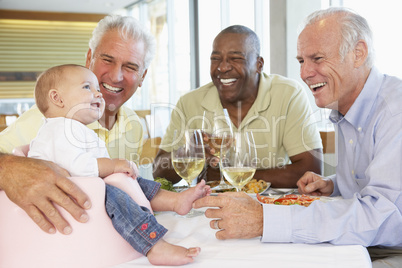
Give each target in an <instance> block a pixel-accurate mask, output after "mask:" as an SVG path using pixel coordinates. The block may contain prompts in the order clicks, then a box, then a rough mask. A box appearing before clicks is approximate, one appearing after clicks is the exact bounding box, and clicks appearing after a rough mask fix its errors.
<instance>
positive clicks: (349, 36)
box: [299, 7, 375, 67]
mask: <svg viewBox="0 0 402 268" xmlns="http://www.w3.org/2000/svg"><path fill="white" fill-rule="evenodd" d="M333 15H341V16H339V19H338V22H339V24H340V26H341V33H342V38H343V39H342V42H341V46H340V48H339V54H340V56H341V57H342V59H344V58H345V56H346V54H347V53H348V52H350V51H351V50H352V49H354V47H355V46H356V44H357V42H358V41H359V40H364V41H365V42H366V44H367V49H368V55H367V59H366V66H367V67H372V66H373V64H374V57H375V52H374V47H373V33H372V31H371V29H370V26H369V24H368V22H367V20H366V19H365V18H363V17H362V16H360V15H359V14H357V13H356V12H354V11H353V10H351V9H348V8H345V7H330V8H328V9H324V10H318V11H315V12H313V13H312V14H310V15H309V16H308V17H307V18H306V19H305V21H304V22H303V24H302V25H300V27H299V33H300V32H302V31H303V29H304V28H306V27H307V26H308V25H311V24H313V23H315V22H317V21H319V20H322V19H325V18H328V17H331V16H333Z"/></svg>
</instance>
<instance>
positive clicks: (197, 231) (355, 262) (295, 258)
mask: <svg viewBox="0 0 402 268" xmlns="http://www.w3.org/2000/svg"><path fill="white" fill-rule="evenodd" d="M156 217H157V220H158V221H159V222H160V223H161V224H162V225H164V226H165V227H166V228H167V229H168V230H169V231H168V233H167V234H166V235H165V240H166V241H167V242H169V243H172V244H176V245H181V246H184V247H194V246H199V247H201V253H200V255H199V256H198V257H196V258H195V261H194V262H193V263H191V264H188V265H186V266H185V267H202V268H206V267H231V268H233V267H255V268H259V267H281V268H286V267H292V268H294V267H297V268H300V267H306V268H307V267H308V268H314V267H317V268H318V267H319V268H322V267H338V268H339V267H341V268H346V267H353V268H354V267H371V262H370V258H369V255H368V252H367V250H366V248H364V247H363V246H357V245H356V246H354V245H353V246H333V245H330V244H317V245H307V244H276V243H261V242H260V240H259V238H255V239H247V240H218V239H216V238H215V232H216V231H215V230H212V229H211V228H210V227H209V222H210V219H207V218H206V217H205V216H198V217H194V218H182V217H178V216H175V213H172V212H163V213H159V214H157V216H156ZM150 265H151V264H150V263H149V262H148V259H147V258H146V257H141V258H139V259H136V260H133V261H130V262H127V263H124V264H120V265H118V266H116V267H118V268H130V267H149V266H150Z"/></svg>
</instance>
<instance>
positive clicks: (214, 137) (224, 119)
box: [202, 108, 233, 191]
mask: <svg viewBox="0 0 402 268" xmlns="http://www.w3.org/2000/svg"><path fill="white" fill-rule="evenodd" d="M222 111H223V113H221V114H220V113H218V112H215V113H214V118H213V120H211V121H212V122H208V119H207V117H206V112H204V117H203V123H202V130H203V132H204V133H206V134H207V135H208V146H209V147H210V148H213V149H214V153H213V155H214V156H216V157H220V153H221V148H222V146H224V147H225V146H231V143H232V141H233V140H229V139H228V138H227V139H226V141H225V143H222V142H223V135H226V136H227V137H229V136H233V129H232V122H231V120H230V117H229V113H228V111H227V109H225V108H223V110H222ZM230 189H233V186H231V185H229V184H227V183H226V182H225V179H224V176H223V174H222V172H221V175H220V182H219V184H218V185H217V186H215V187H214V188H213V190H217V191H225V190H230Z"/></svg>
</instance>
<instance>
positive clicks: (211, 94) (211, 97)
mask: <svg viewBox="0 0 402 268" xmlns="http://www.w3.org/2000/svg"><path fill="white" fill-rule="evenodd" d="M271 83H272V82H271V79H270V78H269V76H268V75H267V74H265V73H262V74H261V75H260V82H259V85H258V95H257V98H256V100H255V102H254V104H253V106H252V107H251V109H250V111H249V113H248V114H247V116H249V115H251V113H250V112H252V113H255V114H257V113H258V112H262V111H265V110H266V109H268V107H269V105H270V103H271V97H270V95H269V94H267V91H268V90H269V89H270V88H271ZM206 87H207V88H208V92H207V94H205V96H204V99H203V100H202V101H201V106H202V107H203V108H204V110H207V111H212V112H213V111H215V110H216V109H217V108H218V109H219V110H222V109H223V107H222V104H221V102H220V99H219V94H218V90H217V88H216V87H215V85H214V84H213V83H212V82H210V83H209V84H207V85H206Z"/></svg>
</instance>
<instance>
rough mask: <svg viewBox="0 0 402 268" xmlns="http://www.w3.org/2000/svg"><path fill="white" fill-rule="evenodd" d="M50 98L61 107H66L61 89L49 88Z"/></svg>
mask: <svg viewBox="0 0 402 268" xmlns="http://www.w3.org/2000/svg"><path fill="white" fill-rule="evenodd" d="M49 99H50V101H51V102H52V103H53V104H54V105H56V106H58V107H60V108H63V107H64V103H63V99H62V98H61V96H60V94H59V91H57V89H51V90H49Z"/></svg>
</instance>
